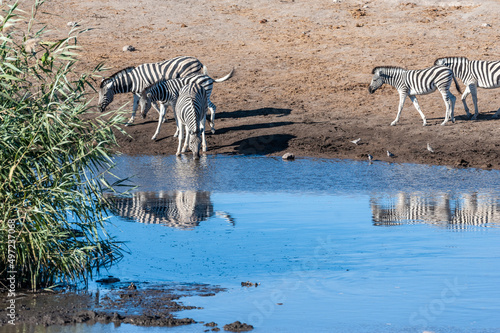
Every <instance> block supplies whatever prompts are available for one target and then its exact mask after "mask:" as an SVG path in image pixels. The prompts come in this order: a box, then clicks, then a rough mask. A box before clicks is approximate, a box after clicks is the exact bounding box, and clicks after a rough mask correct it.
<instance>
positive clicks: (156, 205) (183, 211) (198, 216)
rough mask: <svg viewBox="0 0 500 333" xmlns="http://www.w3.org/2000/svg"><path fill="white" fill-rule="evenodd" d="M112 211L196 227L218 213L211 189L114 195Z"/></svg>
mask: <svg viewBox="0 0 500 333" xmlns="http://www.w3.org/2000/svg"><path fill="white" fill-rule="evenodd" d="M109 199H111V202H112V213H113V214H115V215H118V216H121V217H123V218H126V219H129V220H133V221H137V222H140V223H148V224H164V225H167V226H169V227H173V228H180V229H192V228H194V227H196V226H198V225H199V223H200V222H203V221H206V220H207V219H208V218H210V217H212V216H214V215H215V212H214V209H213V204H212V201H211V199H210V192H200V191H160V192H135V193H133V196H132V197H115V196H111V197H110V198H109Z"/></svg>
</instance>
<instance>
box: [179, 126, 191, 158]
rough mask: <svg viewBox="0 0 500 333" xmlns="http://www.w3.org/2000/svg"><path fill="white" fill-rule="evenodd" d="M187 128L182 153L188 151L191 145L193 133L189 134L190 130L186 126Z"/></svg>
mask: <svg viewBox="0 0 500 333" xmlns="http://www.w3.org/2000/svg"><path fill="white" fill-rule="evenodd" d="M181 126H182V125H181ZM185 130H186V139H185V140H184V145H183V146H182V150H181V153H185V152H186V151H187V148H188V145H189V137H190V135H191V134H189V130H188V128H187V126H185Z"/></svg>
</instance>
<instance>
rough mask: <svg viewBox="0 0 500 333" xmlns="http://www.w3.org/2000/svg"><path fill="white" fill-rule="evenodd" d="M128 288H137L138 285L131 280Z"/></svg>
mask: <svg viewBox="0 0 500 333" xmlns="http://www.w3.org/2000/svg"><path fill="white" fill-rule="evenodd" d="M127 289H129V290H137V286H136V285H135V284H134V283H133V282H131V283H130V285H129V286H128V287H127Z"/></svg>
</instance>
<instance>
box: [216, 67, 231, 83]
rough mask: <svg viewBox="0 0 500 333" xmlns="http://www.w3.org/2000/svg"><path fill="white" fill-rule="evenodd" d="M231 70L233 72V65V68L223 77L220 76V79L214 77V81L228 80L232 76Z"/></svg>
mask: <svg viewBox="0 0 500 333" xmlns="http://www.w3.org/2000/svg"><path fill="white" fill-rule="evenodd" d="M233 72H234V67H233V69H231V72H229V74H227V75H226V76H224V77H221V78H220V79H216V80H214V81H215V82H217V83H219V82H224V81H226V80H229V79H230V78H231V77H232V76H233Z"/></svg>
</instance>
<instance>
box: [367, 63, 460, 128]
mask: <svg viewBox="0 0 500 333" xmlns="http://www.w3.org/2000/svg"><path fill="white" fill-rule="evenodd" d="M372 74H373V78H372V82H371V83H370V86H369V87H368V91H369V92H370V94H373V93H374V92H375V91H376V90H377V89H378V88H380V87H381V86H382V85H383V84H384V83H387V84H389V85H391V86H393V87H394V88H396V89H397V90H398V93H399V107H398V114H397V116H396V119H395V120H394V121H393V122H392V123H391V126H394V125H396V124H397V122H398V121H399V117H400V116H401V111H402V110H403V105H404V102H405V100H406V97H407V96H408V97H410V99H411V101H412V102H413V105H414V106H415V108H416V109H417V111H418V113H419V114H420V116H421V117H422V120H423V125H424V126H425V125H426V124H427V120H426V119H425V115H424V114H423V112H422V110H421V109H420V106H419V105H418V101H417V98H416V97H415V95H425V94H430V93H432V92H434V91H435V90H436V89H438V90H439V92H440V93H441V95H442V96H443V100H444V103H445V104H446V115H445V118H444V121H443V122H442V123H441V125H444V124H446V123H447V122H448V120H450V119H451V121H453V122H455V118H454V115H453V113H454V108H455V100H456V98H455V96H453V94H452V93H451V92H450V86H451V81H452V80H454V81H455V86H456V87H457V90H458V91H459V92H460V87H459V86H458V83H457V81H456V79H455V77H454V76H453V71H452V70H451V69H449V68H448V67H446V66H433V67H429V68H426V69H421V70H407V69H404V68H400V67H391V66H386V67H375V68H374V69H373V71H372Z"/></svg>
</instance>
